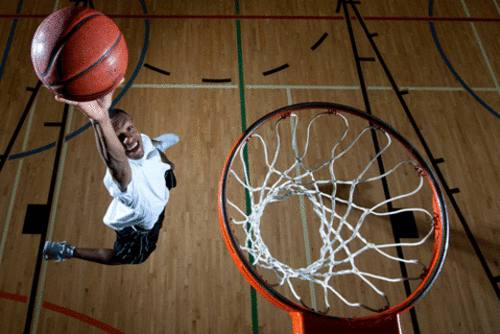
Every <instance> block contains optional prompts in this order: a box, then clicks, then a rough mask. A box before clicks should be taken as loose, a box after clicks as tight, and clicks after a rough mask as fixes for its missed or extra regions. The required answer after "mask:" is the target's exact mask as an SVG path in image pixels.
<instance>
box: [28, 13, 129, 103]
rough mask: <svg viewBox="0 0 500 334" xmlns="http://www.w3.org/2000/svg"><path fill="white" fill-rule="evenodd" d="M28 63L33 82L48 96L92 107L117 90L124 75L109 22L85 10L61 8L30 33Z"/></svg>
mask: <svg viewBox="0 0 500 334" xmlns="http://www.w3.org/2000/svg"><path fill="white" fill-rule="evenodd" d="M31 61H32V64H33V68H34V70H35V73H36V75H37V77H38V78H39V79H40V81H42V83H43V84H44V85H45V86H46V87H47V88H48V89H49V90H50V91H52V92H53V93H54V94H56V95H59V96H61V97H63V98H65V99H68V100H72V101H92V100H95V99H98V98H99V97H102V96H104V95H106V94H107V93H109V92H111V91H112V90H113V89H115V88H116V87H117V86H118V85H119V83H120V80H121V79H122V78H123V77H124V75H125V72H126V70H127V63H128V49H127V43H126V42H125V38H124V37H123V34H122V33H121V32H120V29H118V27H117V26H116V24H115V23H114V22H113V21H112V20H111V19H110V18H109V17H107V16H106V15H104V14H103V13H101V12H98V11H96V10H94V9H91V8H81V7H67V8H63V9H60V10H58V11H56V12H54V13H52V14H51V15H49V16H48V17H47V18H45V20H43V21H42V23H41V24H40V25H39V26H38V28H37V29H36V31H35V35H34V36H33V40H32V43H31Z"/></svg>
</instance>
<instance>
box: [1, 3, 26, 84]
mask: <svg viewBox="0 0 500 334" xmlns="http://www.w3.org/2000/svg"><path fill="white" fill-rule="evenodd" d="M22 6H23V0H19V2H18V4H17V9H16V15H18V14H19V13H20V12H21V7H22ZM16 27H17V18H16V19H14V22H12V26H11V28H10V33H9V37H8V39H7V45H5V50H4V52H3V57H2V63H1V64H0V80H2V76H3V70H4V69H5V64H6V63H7V58H8V56H9V51H10V47H11V45H12V40H13V39H14V33H15V32H16Z"/></svg>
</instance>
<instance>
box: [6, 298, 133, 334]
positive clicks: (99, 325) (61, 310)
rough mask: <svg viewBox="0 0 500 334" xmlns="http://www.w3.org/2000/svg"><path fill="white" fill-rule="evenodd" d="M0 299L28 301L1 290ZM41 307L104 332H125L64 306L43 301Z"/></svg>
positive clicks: (116, 333)
mask: <svg viewBox="0 0 500 334" xmlns="http://www.w3.org/2000/svg"><path fill="white" fill-rule="evenodd" d="M0 299H8V300H14V301H18V302H21V303H27V302H28V297H25V296H20V295H16V294H13V293H8V292H3V291H0ZM43 307H44V308H46V309H47V310H51V311H55V312H59V313H61V314H64V315H67V316H69V317H72V318H74V319H77V320H80V321H82V322H84V323H87V324H89V325H92V326H94V327H97V328H99V329H101V330H103V331H105V332H106V333H109V334H125V333H123V332H121V331H119V330H118V329H116V328H113V327H111V326H109V325H107V324H105V323H104V322H101V321H99V320H96V319H94V318H91V317H89V316H87V315H85V314H81V313H78V312H76V311H72V310H70V309H67V308H65V307H62V306H58V305H55V304H52V303H47V302H43Z"/></svg>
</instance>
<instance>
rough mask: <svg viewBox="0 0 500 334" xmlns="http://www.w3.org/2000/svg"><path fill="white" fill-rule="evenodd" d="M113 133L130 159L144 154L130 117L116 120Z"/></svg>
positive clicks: (139, 135) (140, 139)
mask: <svg viewBox="0 0 500 334" xmlns="http://www.w3.org/2000/svg"><path fill="white" fill-rule="evenodd" d="M114 129H115V133H116V136H117V137H118V140H120V143H121V144H122V145H123V148H124V149H125V155H126V156H127V157H128V158H129V159H132V160H137V159H141V158H142V157H143V156H144V146H143V145H142V138H141V134H140V132H139V130H138V129H137V127H136V126H135V124H134V122H133V121H132V119H131V118H130V117H124V120H123V121H121V122H118V123H117V124H116V125H115V126H114Z"/></svg>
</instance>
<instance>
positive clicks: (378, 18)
mask: <svg viewBox="0 0 500 334" xmlns="http://www.w3.org/2000/svg"><path fill="white" fill-rule="evenodd" d="M49 15H50V14H1V15H0V19H3V18H5V19H26V18H41V19H43V18H45V17H47V16H49ZM106 16H108V17H110V18H112V19H177V20H179V19H205V20H329V21H332V20H338V21H342V20H344V17H343V16H307V15H301V16H292V15H155V14H144V15H139V14H107V15H106ZM351 19H352V20H356V17H352V18H351ZM363 20H365V21H417V22H419V21H420V22H430V21H434V22H437V21H440V22H500V18H479V17H477V18H476V17H471V18H467V17H434V18H429V17H412V16H393V17H391V16H365V17H363Z"/></svg>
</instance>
